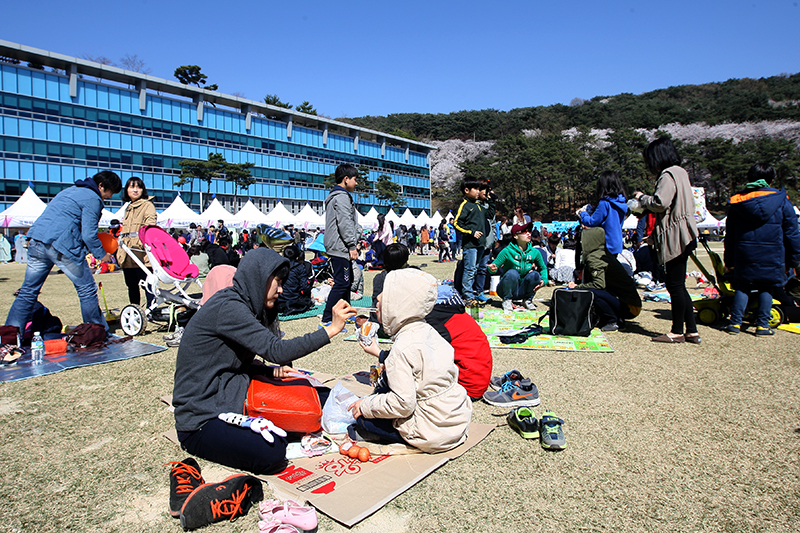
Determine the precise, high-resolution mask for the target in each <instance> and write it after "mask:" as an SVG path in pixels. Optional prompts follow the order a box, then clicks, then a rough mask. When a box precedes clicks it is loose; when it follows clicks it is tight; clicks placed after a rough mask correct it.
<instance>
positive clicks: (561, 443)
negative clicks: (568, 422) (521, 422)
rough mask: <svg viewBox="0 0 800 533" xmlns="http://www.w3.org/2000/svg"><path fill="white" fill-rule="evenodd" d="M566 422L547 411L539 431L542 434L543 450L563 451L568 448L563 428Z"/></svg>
mask: <svg viewBox="0 0 800 533" xmlns="http://www.w3.org/2000/svg"><path fill="white" fill-rule="evenodd" d="M563 424H564V421H563V420H561V419H560V418H558V417H557V416H556V414H555V413H554V412H552V411H547V412H545V414H543V415H542V419H541V420H540V421H539V431H540V433H541V443H542V448H544V449H545V450H563V449H564V448H566V447H567V441H566V440H565V439H564V430H563V429H561V426H562V425H563Z"/></svg>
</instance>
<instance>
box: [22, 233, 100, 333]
mask: <svg viewBox="0 0 800 533" xmlns="http://www.w3.org/2000/svg"><path fill="white" fill-rule="evenodd" d="M53 265H55V266H57V267H58V268H60V269H61V271H62V272H64V274H66V276H67V277H68V278H69V280H70V281H71V282H72V284H73V285H75V290H76V291H78V298H80V300H81V315H82V316H83V321H84V322H91V323H93V324H100V325H101V326H103V327H104V328H105V329H106V331H108V324H107V323H106V319H105V317H104V316H103V313H102V312H101V311H100V305H99V303H98V301H97V285H96V284H95V281H94V278H93V277H92V271H91V269H89V265H87V264H86V261H85V260H84V261H83V263H80V264H75V263H73V262H72V261H70V260H69V259H67V258H66V257H64V256H62V255H61V254H60V253H59V252H58V251H57V250H56V249H55V248H53V247H52V246H51V245H47V244H43V243H41V242H38V241H30V243H29V244H28V268H27V269H26V270H25V281H24V282H23V283H22V287H20V289H19V295H18V296H17V298H16V300H14V304H13V305H12V306H11V310H10V311H9V312H8V318H6V324H8V325H11V326H17V327H18V328H19V329H20V331H24V330H25V325H26V324H27V322H28V320H30V318H31V312H32V311H33V306H34V304H35V303H36V300H37V299H38V298H39V292H40V291H41V290H42V285H44V282H45V280H46V279H47V276H48V274H50V269H52V268H53Z"/></svg>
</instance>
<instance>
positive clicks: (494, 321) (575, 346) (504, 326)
mask: <svg viewBox="0 0 800 533" xmlns="http://www.w3.org/2000/svg"><path fill="white" fill-rule="evenodd" d="M544 313H545V312H544V311H539V310H533V311H527V310H526V311H514V312H513V313H504V312H503V310H502V309H487V308H484V309H482V310H481V317H480V318H479V319H478V324H479V325H480V326H481V329H482V330H483V332H484V333H485V334H486V337H487V338H488V339H489V346H491V347H492V348H514V349H521V350H556V351H562V352H613V351H614V348H612V347H611V345H610V344H609V343H608V339H606V336H605V335H604V334H603V332H602V331H600V330H599V329H597V328H594V329H593V330H592V333H591V335H589V336H588V337H566V336H560V335H548V334H543V335H538V336H535V337H528V339H527V340H526V341H525V342H523V343H522V344H503V343H502V342H500V338H499V337H497V336H496V334H497V333H499V332H501V331H508V330H516V329H521V328H524V327H525V326H530V325H531V324H537V323H538V322H539V317H541V316H542V315H543V314H544ZM549 325H550V317H549V316H548V317H545V319H544V320H542V326H543V327H544V328H545V330H547V328H548V327H549Z"/></svg>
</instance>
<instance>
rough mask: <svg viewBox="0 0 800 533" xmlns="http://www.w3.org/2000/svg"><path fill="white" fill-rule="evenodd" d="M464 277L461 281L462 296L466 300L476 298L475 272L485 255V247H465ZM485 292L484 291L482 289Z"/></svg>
mask: <svg viewBox="0 0 800 533" xmlns="http://www.w3.org/2000/svg"><path fill="white" fill-rule="evenodd" d="M463 256H464V278H463V279H462V281H461V296H463V297H464V300H472V299H474V298H475V291H474V290H473V288H472V285H473V283H475V273H476V272H477V271H478V262H479V261H480V260H481V258H482V257H483V248H480V249H478V248H464V250H463ZM481 293H483V291H481Z"/></svg>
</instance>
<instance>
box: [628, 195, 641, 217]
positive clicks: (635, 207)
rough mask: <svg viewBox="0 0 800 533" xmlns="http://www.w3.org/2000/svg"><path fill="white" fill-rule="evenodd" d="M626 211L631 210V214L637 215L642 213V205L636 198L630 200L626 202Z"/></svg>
mask: <svg viewBox="0 0 800 533" xmlns="http://www.w3.org/2000/svg"><path fill="white" fill-rule="evenodd" d="M628 209H630V210H631V213H636V214H639V213H641V212H642V211H644V209H643V208H642V203H641V202H640V201H639V200H637V199H636V198H631V199H630V200H628Z"/></svg>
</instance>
